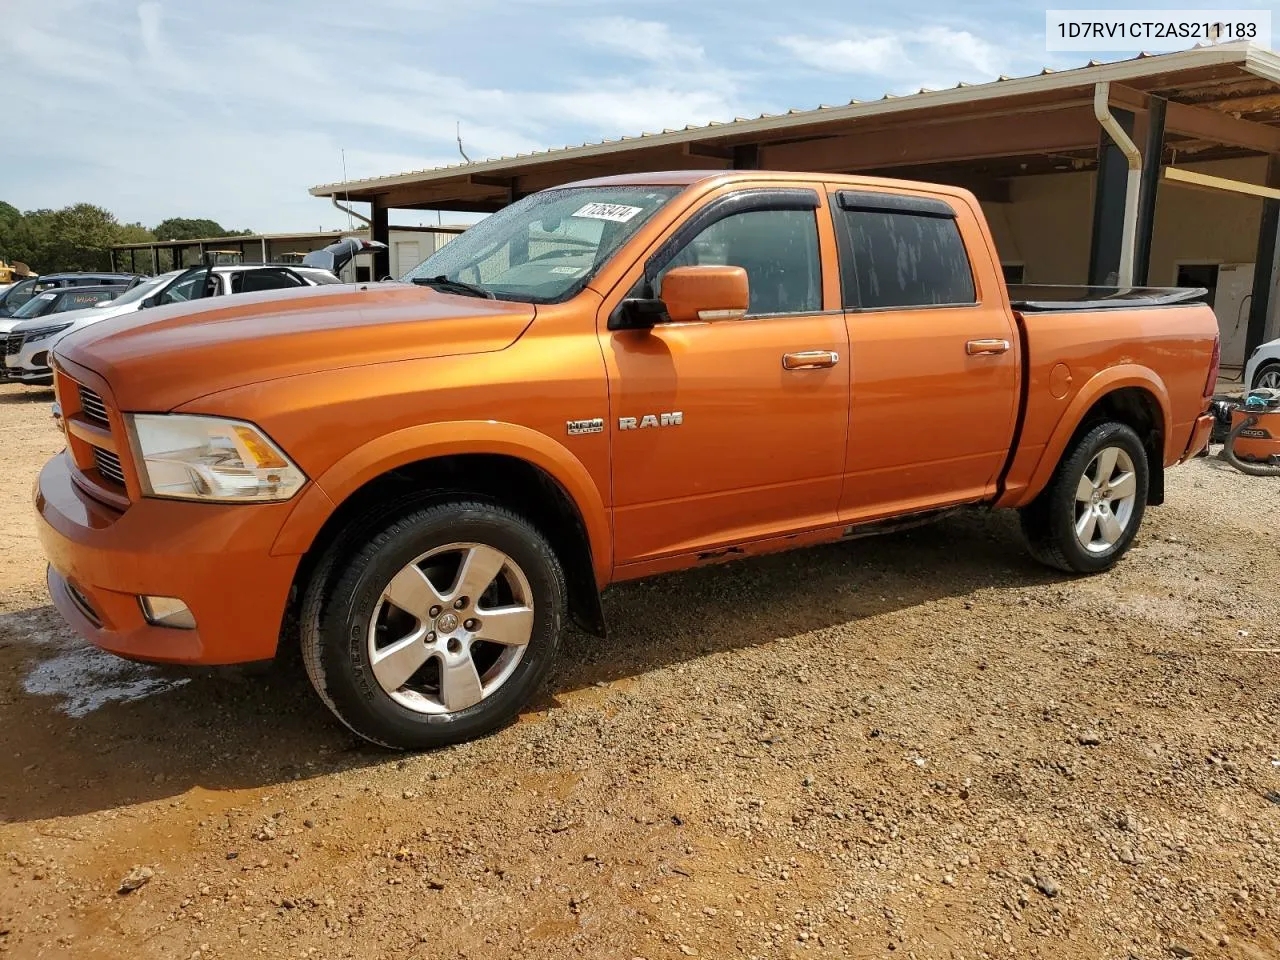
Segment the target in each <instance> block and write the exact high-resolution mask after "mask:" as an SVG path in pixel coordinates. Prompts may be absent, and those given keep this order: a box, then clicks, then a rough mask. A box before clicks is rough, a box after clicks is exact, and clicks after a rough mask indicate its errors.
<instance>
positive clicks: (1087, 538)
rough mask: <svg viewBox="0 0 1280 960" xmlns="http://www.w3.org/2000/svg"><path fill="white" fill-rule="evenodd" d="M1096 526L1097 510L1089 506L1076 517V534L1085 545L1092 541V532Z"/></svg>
mask: <svg viewBox="0 0 1280 960" xmlns="http://www.w3.org/2000/svg"><path fill="white" fill-rule="evenodd" d="M1097 527H1098V511H1096V510H1095V509H1094V508H1093V507H1089V508H1088V509H1086V510H1085V511H1084V512H1083V513H1081V514H1080V516H1079V517H1078V518H1077V519H1076V536H1077V537H1078V538H1079V540H1080V542H1081V543H1083V544H1084V545H1085V546H1086V547H1087V546H1088V545H1089V544H1091V543H1093V534H1094V531H1095V530H1096V529H1097Z"/></svg>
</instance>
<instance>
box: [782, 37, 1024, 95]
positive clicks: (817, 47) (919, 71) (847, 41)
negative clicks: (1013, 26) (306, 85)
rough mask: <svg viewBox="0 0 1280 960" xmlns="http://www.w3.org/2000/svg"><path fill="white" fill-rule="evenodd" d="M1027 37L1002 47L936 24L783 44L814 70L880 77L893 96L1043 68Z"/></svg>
mask: <svg viewBox="0 0 1280 960" xmlns="http://www.w3.org/2000/svg"><path fill="white" fill-rule="evenodd" d="M1026 39H1027V42H1025V43H1023V42H1018V41H1017V40H1016V39H1012V38H1011V39H1010V40H1009V42H1002V43H1000V44H998V45H997V44H995V43H993V42H991V41H989V40H987V39H985V38H983V37H982V36H979V35H978V34H976V33H974V32H973V31H971V30H967V29H957V28H954V27H949V26H943V25H937V24H935V25H930V26H925V27H921V28H918V29H909V30H908V29H900V30H878V31H877V30H863V31H859V32H858V33H849V32H845V33H843V34H841V33H840V32H838V31H837V32H836V33H835V34H834V35H830V34H828V35H823V36H809V35H788V36H784V37H781V38H779V40H778V43H779V44H780V45H781V46H782V48H783V49H784V50H786V51H787V52H788V53H790V54H791V55H792V56H793V57H794V58H795V59H796V60H797V61H798V62H800V63H802V64H804V65H805V66H807V67H809V68H811V69H815V70H822V71H828V72H834V73H840V74H847V75H860V76H866V77H876V78H880V79H882V80H883V81H884V82H885V83H886V84H887V85H888V86H889V87H890V88H891V90H890V92H895V93H902V92H907V91H911V92H914V91H915V90H917V89H919V88H920V87H922V86H923V87H929V88H931V89H934V88H939V87H948V86H954V85H955V84H956V83H957V82H959V81H962V80H963V81H967V82H978V81H982V80H994V79H995V78H996V77H997V76H999V75H1000V74H1016V73H1020V72H1034V71H1035V70H1039V69H1040V67H1041V66H1043V58H1040V60H1041V63H1039V64H1037V63H1036V59H1037V58H1036V57H1035V56H1034V55H1033V53H1028V51H1032V52H1034V51H1035V49H1036V47H1037V46H1038V45H1039V44H1037V43H1035V42H1034V41H1033V39H1032V38H1030V37H1028V38H1026ZM1033 65H1034V66H1033Z"/></svg>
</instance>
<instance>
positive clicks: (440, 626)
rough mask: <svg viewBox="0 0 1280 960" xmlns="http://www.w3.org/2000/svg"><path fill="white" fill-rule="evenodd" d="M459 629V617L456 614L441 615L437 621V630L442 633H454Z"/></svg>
mask: <svg viewBox="0 0 1280 960" xmlns="http://www.w3.org/2000/svg"><path fill="white" fill-rule="evenodd" d="M457 629H458V615H457V614H456V613H445V614H441V616H440V619H438V620H437V621H436V630H438V631H439V632H440V633H453V631H455V630H457Z"/></svg>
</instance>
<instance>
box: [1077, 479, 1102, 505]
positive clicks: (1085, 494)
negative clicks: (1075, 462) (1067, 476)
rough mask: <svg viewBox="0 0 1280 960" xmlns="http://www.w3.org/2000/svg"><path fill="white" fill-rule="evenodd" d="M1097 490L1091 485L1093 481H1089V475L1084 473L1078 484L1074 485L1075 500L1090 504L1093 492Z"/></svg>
mask: <svg viewBox="0 0 1280 960" xmlns="http://www.w3.org/2000/svg"><path fill="white" fill-rule="evenodd" d="M1096 489H1097V488H1096V487H1095V486H1094V485H1093V481H1092V480H1090V479H1089V474H1088V473H1084V474H1082V475H1081V477H1080V482H1079V483H1077V484H1076V500H1078V501H1079V502H1080V503H1092V502H1093V492H1094V490H1096Z"/></svg>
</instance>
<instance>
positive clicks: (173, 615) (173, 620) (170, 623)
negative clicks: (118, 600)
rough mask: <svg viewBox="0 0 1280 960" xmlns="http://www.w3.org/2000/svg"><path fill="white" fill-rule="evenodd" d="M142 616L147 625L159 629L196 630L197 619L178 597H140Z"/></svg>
mask: <svg viewBox="0 0 1280 960" xmlns="http://www.w3.org/2000/svg"><path fill="white" fill-rule="evenodd" d="M138 601H139V602H140V603H141V604H142V615H143V616H144V617H146V618H147V623H151V624H154V625H155V626H157V627H175V628H176V629H178V630H194V629H195V628H196V618H195V617H194V616H193V615H192V613H191V609H190V608H189V607H188V606H187V605H186V604H185V603H183V602H182V601H181V600H179V599H178V598H177V597H139V598H138Z"/></svg>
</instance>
